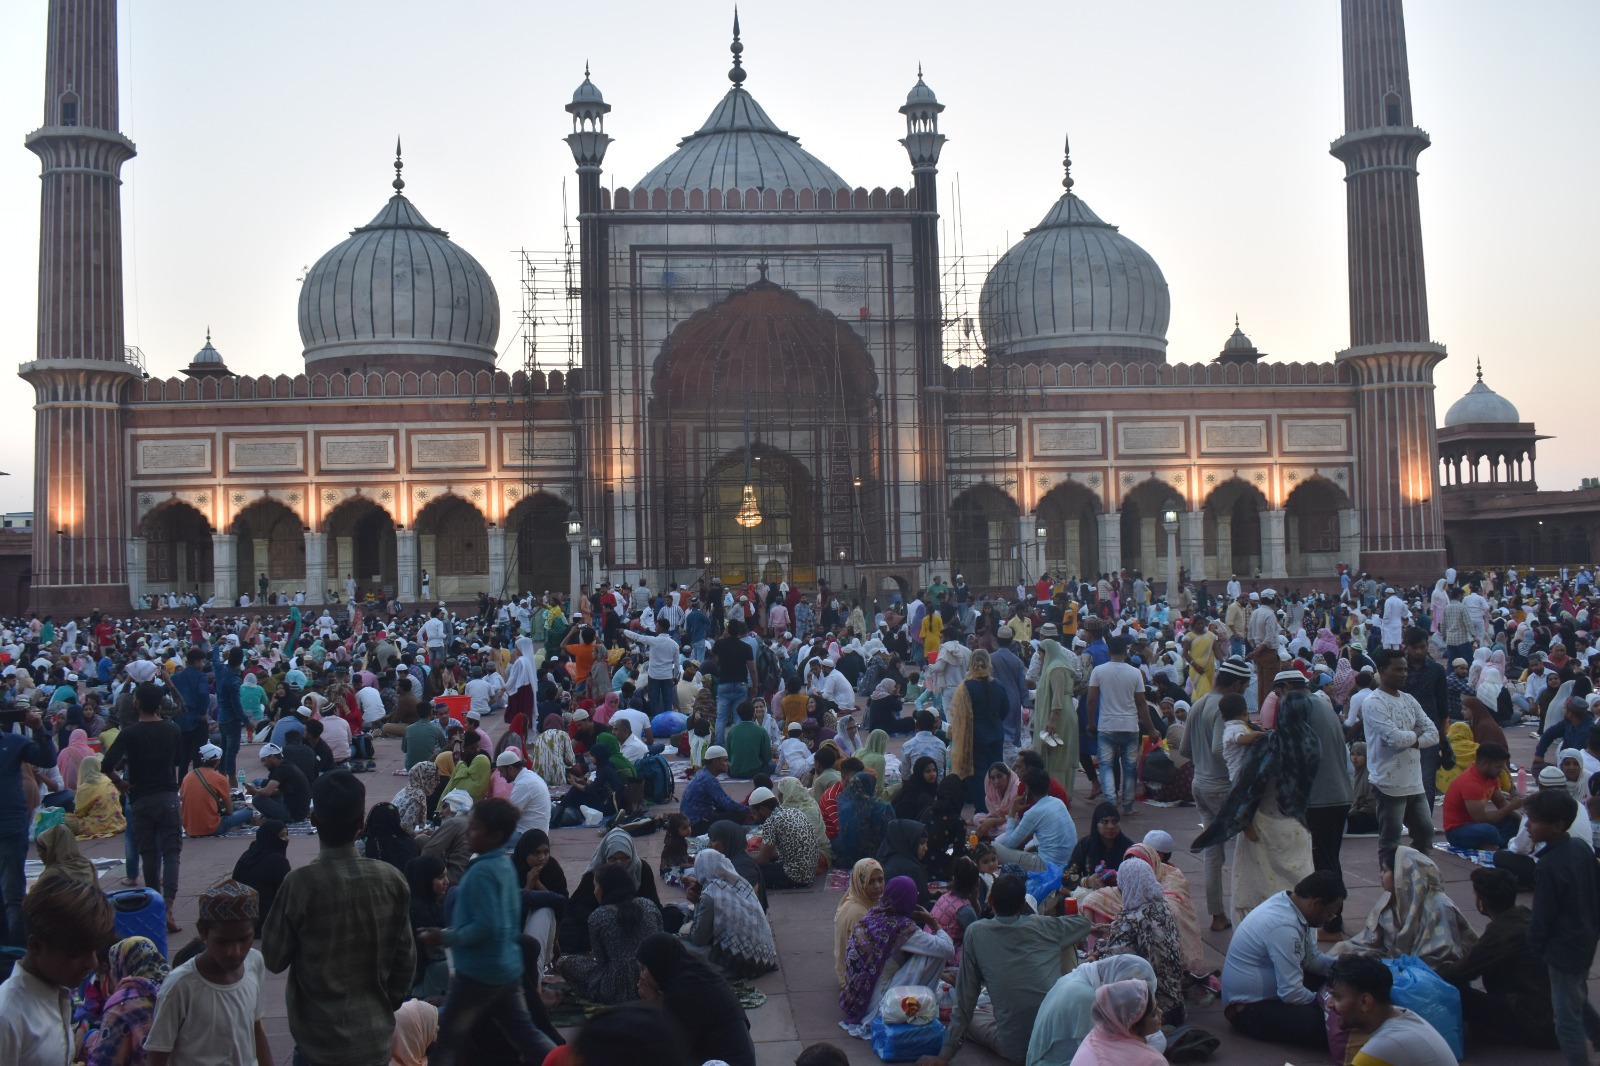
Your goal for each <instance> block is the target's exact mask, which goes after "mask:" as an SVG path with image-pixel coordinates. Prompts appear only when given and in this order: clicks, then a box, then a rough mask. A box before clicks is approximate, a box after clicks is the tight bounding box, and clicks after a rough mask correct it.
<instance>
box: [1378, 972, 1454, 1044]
mask: <svg viewBox="0 0 1600 1066" xmlns="http://www.w3.org/2000/svg"><path fill="white" fill-rule="evenodd" d="M1383 964H1384V965H1385V966H1387V967H1389V972H1390V973H1392V974H1393V975H1394V988H1393V990H1392V991H1391V993H1390V999H1391V1000H1392V1001H1393V1003H1394V1005H1395V1006H1396V1007H1404V1008H1406V1010H1409V1011H1411V1012H1412V1013H1413V1014H1417V1015H1420V1016H1421V1017H1422V1019H1423V1020H1424V1021H1426V1022H1427V1023H1428V1024H1429V1025H1431V1026H1433V1027H1434V1028H1435V1029H1437V1030H1438V1031H1439V1035H1440V1036H1442V1037H1444V1042H1445V1043H1446V1044H1449V1045H1450V1050H1451V1052H1452V1053H1454V1055H1455V1057H1456V1061H1457V1062H1460V1061H1461V1059H1462V1058H1463V1057H1464V1056H1465V1055H1466V1044H1465V1042H1464V1041H1463V1039H1462V1037H1463V1026H1462V1020H1461V990H1460V989H1458V988H1456V986H1455V985H1452V984H1451V983H1450V982H1448V981H1446V980H1445V979H1444V978H1442V977H1440V976H1439V975H1438V974H1436V973H1434V972H1433V970H1432V969H1430V968H1429V966H1428V964H1427V963H1425V962H1423V961H1422V960H1421V959H1419V958H1417V957H1416V956H1415V955H1402V956H1400V957H1399V958H1398V959H1384V960H1383Z"/></svg>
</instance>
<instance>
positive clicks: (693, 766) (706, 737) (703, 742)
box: [689, 688, 716, 774]
mask: <svg viewBox="0 0 1600 1066" xmlns="http://www.w3.org/2000/svg"><path fill="white" fill-rule="evenodd" d="M704 691H708V692H709V691H710V689H709V688H708V689H706V690H704ZM715 708H716V703H715V698H714V697H713V702H712V712H711V713H712V714H713V715H715V714H716V709H715ZM710 746H711V718H709V717H707V716H706V714H705V712H704V709H703V708H702V707H701V705H700V701H699V700H698V699H696V700H695V705H694V714H693V715H691V716H690V718H689V772H690V773H692V774H697V773H699V772H700V766H701V763H702V762H703V761H704V760H705V754H706V749H707V748H709V747H710Z"/></svg>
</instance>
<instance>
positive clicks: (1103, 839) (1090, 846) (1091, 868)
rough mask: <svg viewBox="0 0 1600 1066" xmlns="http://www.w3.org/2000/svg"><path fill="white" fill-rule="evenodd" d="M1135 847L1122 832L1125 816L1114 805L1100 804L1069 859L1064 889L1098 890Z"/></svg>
mask: <svg viewBox="0 0 1600 1066" xmlns="http://www.w3.org/2000/svg"><path fill="white" fill-rule="evenodd" d="M1131 847H1133V841H1132V840H1130V839H1128V837H1127V836H1126V835H1125V834H1124V833H1123V832H1122V814H1121V812H1119V811H1118V810H1117V805H1116V804H1115V803H1101V804H1099V805H1098V806H1096V807H1095V809H1094V813H1093V814H1092V815H1090V817H1089V831H1088V832H1087V833H1085V834H1084V835H1083V838H1082V839H1081V840H1079V841H1078V843H1077V846H1076V847H1074V848H1073V849H1072V854H1071V856H1069V857H1068V858H1067V868H1066V869H1065V870H1063V871H1062V873H1061V887H1062V888H1064V889H1066V890H1067V891H1069V892H1070V891H1073V890H1075V889H1077V888H1079V887H1080V886H1081V887H1083V888H1091V889H1092V888H1099V887H1101V883H1102V882H1103V881H1109V880H1110V878H1109V877H1107V876H1106V874H1107V873H1108V872H1109V871H1113V870H1115V869H1117V867H1118V866H1119V865H1120V864H1121V863H1122V860H1123V857H1124V856H1126V855H1127V853H1128V849H1129V848H1131Z"/></svg>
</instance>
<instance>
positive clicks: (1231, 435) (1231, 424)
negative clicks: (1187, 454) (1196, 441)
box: [1200, 419, 1267, 455]
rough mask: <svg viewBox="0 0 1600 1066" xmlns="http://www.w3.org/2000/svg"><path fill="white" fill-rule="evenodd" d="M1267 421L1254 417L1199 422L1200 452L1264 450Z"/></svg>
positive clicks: (1203, 453)
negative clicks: (1257, 419)
mask: <svg viewBox="0 0 1600 1066" xmlns="http://www.w3.org/2000/svg"><path fill="white" fill-rule="evenodd" d="M1266 450H1267V423H1266V422H1265V420H1262V421H1256V420H1254V419H1245V420H1235V421H1226V422H1222V421H1205V422H1201V423H1200V454H1202V455H1205V454H1208V453H1211V452H1264V451H1266Z"/></svg>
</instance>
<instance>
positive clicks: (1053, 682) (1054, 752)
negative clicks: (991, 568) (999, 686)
mask: <svg viewBox="0 0 1600 1066" xmlns="http://www.w3.org/2000/svg"><path fill="white" fill-rule="evenodd" d="M1204 635H1205V634H1204V631H1202V636H1204ZM1206 654H1207V656H1208V657H1209V655H1210V652H1209V651H1207V653H1206ZM1039 655H1040V665H1039V683H1038V687H1037V688H1036V689H1035V691H1034V697H1033V729H1034V733H1035V735H1036V740H1035V742H1034V743H1035V746H1036V747H1037V748H1038V750H1039V754H1040V755H1042V756H1043V757H1044V769H1045V773H1047V774H1049V775H1050V779H1051V780H1052V781H1055V782H1056V783H1057V784H1059V785H1060V786H1061V787H1062V788H1063V789H1065V790H1066V792H1067V796H1068V797H1069V798H1070V797H1071V795H1072V784H1073V776H1074V775H1075V774H1076V773H1077V772H1078V710H1077V706H1076V704H1075V703H1074V702H1073V698H1072V694H1073V680H1074V674H1073V669H1072V666H1073V663H1072V657H1071V656H1070V655H1068V654H1067V651H1066V649H1065V648H1063V647H1062V646H1061V644H1060V642H1059V641H1056V640H1054V639H1051V638H1045V639H1044V640H1041V641H1040V642H1039ZM1192 656H1193V652H1192V646H1191V658H1192ZM1207 684H1208V686H1209V682H1208V683H1207Z"/></svg>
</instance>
